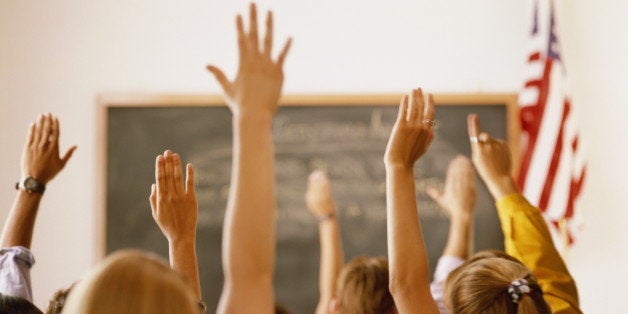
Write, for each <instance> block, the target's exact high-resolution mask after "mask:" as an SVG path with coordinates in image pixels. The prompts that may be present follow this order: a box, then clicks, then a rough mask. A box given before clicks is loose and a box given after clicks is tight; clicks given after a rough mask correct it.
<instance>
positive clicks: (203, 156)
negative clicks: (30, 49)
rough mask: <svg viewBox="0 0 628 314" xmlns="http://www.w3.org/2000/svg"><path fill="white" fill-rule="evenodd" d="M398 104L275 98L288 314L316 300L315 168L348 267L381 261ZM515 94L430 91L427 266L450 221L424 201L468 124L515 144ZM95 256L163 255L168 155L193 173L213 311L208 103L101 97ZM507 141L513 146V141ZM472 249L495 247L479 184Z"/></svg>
mask: <svg viewBox="0 0 628 314" xmlns="http://www.w3.org/2000/svg"><path fill="white" fill-rule="evenodd" d="M398 99H399V96H394V95H391V96H328V97H324V96H318V97H315V96H310V97H306V96H302V97H299V96H293V97H288V98H284V101H283V103H284V105H285V106H282V108H281V109H280V111H279V112H278V114H277V116H276V118H275V121H274V127H273V133H274V141H275V150H276V162H277V164H276V165H277V166H276V169H277V173H276V178H277V263H276V279H275V287H276V298H277V302H279V303H281V304H284V305H285V306H286V307H288V308H289V309H290V310H291V311H293V312H294V313H313V312H314V309H315V307H316V304H317V300H318V266H319V243H318V229H317V221H316V219H315V218H314V217H313V216H312V215H311V214H310V213H309V212H308V211H307V209H306V207H305V203H304V198H303V196H304V192H305V189H306V182H307V176H308V174H309V173H310V171H312V170H313V169H317V168H324V169H326V170H327V171H328V173H329V176H330V178H331V181H332V188H333V193H334V197H335V199H336V204H337V206H338V208H339V218H340V223H341V228H342V240H343V245H344V249H345V254H346V259H347V261H348V260H350V259H351V258H353V257H355V256H357V255H362V254H367V255H375V256H380V255H386V221H385V218H386V206H385V205H386V202H385V173H384V166H383V162H382V158H383V154H384V149H385V147H386V142H387V139H388V136H389V134H390V129H391V127H392V124H393V122H394V119H395V116H396V112H397V104H398ZM513 99H514V97H513V96H512V95H449V96H448V95H437V96H436V102H437V111H436V120H437V127H436V137H435V140H434V142H433V144H432V146H431V148H430V149H429V151H428V153H427V154H426V155H425V156H424V157H423V158H422V159H421V160H420V161H419V163H418V164H417V166H416V171H415V172H416V179H417V197H418V198H419V207H420V216H421V222H422V226H423V232H424V233H425V239H426V245H427V249H428V254H429V258H430V266H431V268H432V270H433V267H434V266H435V264H436V261H437V259H438V257H439V256H440V254H441V252H442V250H443V247H444V245H445V241H446V238H447V231H448V226H449V222H448V219H447V217H446V216H445V215H444V213H443V212H442V210H441V209H439V208H438V206H437V205H436V204H435V203H434V202H432V201H431V200H430V199H429V197H428V196H427V194H426V193H425V188H426V186H442V184H443V181H444V176H445V172H446V170H447V166H448V163H449V161H450V160H451V159H452V158H454V157H455V156H456V155H458V154H464V155H467V156H468V155H469V142H468V137H467V134H466V117H467V115H468V114H469V113H477V114H478V115H479V116H480V119H481V121H482V123H483V128H484V129H485V130H487V131H488V132H490V133H491V134H493V135H495V136H497V137H501V138H510V139H511V140H512V139H513V138H516V134H513V131H512V130H513V126H512V125H511V124H512V122H509V121H512V117H513V112H512V109H513V108H514V106H513V105H514V101H513ZM102 104H103V106H102V115H101V117H102V120H101V121H102V128H103V130H102V132H101V136H102V142H101V143H102V144H101V156H102V158H101V161H102V164H101V166H102V167H104V169H102V170H101V172H100V173H101V179H102V181H101V182H102V184H101V190H100V191H99V193H101V195H102V198H101V199H102V203H103V206H102V208H103V209H102V210H101V213H100V217H101V219H100V223H101V224H102V226H100V230H101V231H102V234H101V238H100V246H99V248H100V249H101V254H105V253H110V252H112V251H115V250H118V249H121V248H129V247H131V248H141V249H144V250H149V251H153V252H156V253H158V254H160V255H162V256H164V257H167V256H168V254H167V252H168V251H167V249H168V248H167V243H166V239H165V238H164V237H163V235H162V234H161V232H160V231H159V229H158V227H157V226H156V224H155V223H154V221H153V219H152V217H151V212H150V205H149V203H148V195H149V192H150V186H151V184H152V183H153V182H154V168H153V167H154V159H155V156H156V155H157V154H160V153H162V152H163V151H164V150H165V149H172V150H173V151H175V152H177V153H179V154H180V155H181V156H182V159H183V160H184V162H191V163H193V164H194V165H195V166H196V169H197V170H196V173H197V185H196V189H197V195H198V197H199V223H198V241H197V248H198V249H197V251H198V256H199V264H200V275H201V284H202V291H203V298H204V300H205V301H206V302H207V304H208V307H209V309H210V312H211V311H213V309H215V308H216V305H217V302H218V298H219V295H220V291H221V288H222V270H221V256H220V255H221V254H220V245H221V236H222V223H223V218H224V212H225V207H226V200H227V195H228V188H229V182H230V169H231V141H232V134H231V132H232V130H231V114H230V112H229V110H228V109H227V108H226V107H225V106H222V105H220V101H219V98H216V97H203V96H198V97H185V96H181V97H177V96H170V97H166V96H163V97H159V96H151V97H135V98H133V97H131V98H128V97H127V98H125V97H118V98H115V97H114V98H110V99H109V100H108V99H106V98H105V99H104V100H103V101H102ZM511 144H512V143H511ZM478 183H479V185H478V187H479V189H478V198H477V210H476V213H477V214H476V220H475V222H476V223H475V232H474V234H475V248H476V250H481V249H488V248H493V249H502V248H503V243H502V241H503V236H502V233H501V230H500V226H499V222H498V218H497V216H496V212H495V208H494V205H493V201H492V199H491V197H490V195H489V194H488V192H487V190H486V188H485V187H484V185H483V184H481V183H480V181H478Z"/></svg>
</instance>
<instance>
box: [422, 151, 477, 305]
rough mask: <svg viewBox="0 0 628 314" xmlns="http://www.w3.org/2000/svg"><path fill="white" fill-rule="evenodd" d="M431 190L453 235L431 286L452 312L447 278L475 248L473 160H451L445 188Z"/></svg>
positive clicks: (440, 302) (431, 194)
mask: <svg viewBox="0 0 628 314" xmlns="http://www.w3.org/2000/svg"><path fill="white" fill-rule="evenodd" d="M427 193H428V194H429V196H430V197H431V198H432V199H434V201H435V202H436V203H437V204H438V205H439V206H440V207H442V208H443V209H444V210H445V211H446V212H447V213H448V214H449V220H450V224H449V236H448V238H447V244H446V245H445V250H444V251H443V255H442V256H441V257H440V259H439V260H438V264H436V270H435V271H434V279H433V280H432V284H431V286H430V289H431V290H432V297H433V298H434V301H436V304H438V308H439V309H440V312H441V313H449V310H448V309H447V307H446V306H445V301H444V300H445V281H446V280H447V276H449V273H450V272H451V271H453V270H454V269H456V268H458V267H459V266H460V265H462V263H464V262H465V260H466V259H467V258H468V257H469V254H470V252H471V251H472V250H473V248H472V246H473V234H472V230H473V212H474V208H475V198H476V194H475V172H474V171H473V165H472V164H471V160H469V158H467V157H464V156H462V155H461V156H458V157H456V158H454V159H453V160H452V161H451V162H450V163H449V168H448V169H447V178H446V180H445V189H444V190H443V191H439V190H437V189H435V188H428V190H427Z"/></svg>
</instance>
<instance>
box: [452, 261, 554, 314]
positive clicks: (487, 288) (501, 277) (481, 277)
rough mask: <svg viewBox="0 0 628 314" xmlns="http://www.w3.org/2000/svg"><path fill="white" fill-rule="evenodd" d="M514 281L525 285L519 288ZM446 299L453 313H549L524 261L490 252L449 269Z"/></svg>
mask: <svg viewBox="0 0 628 314" xmlns="http://www.w3.org/2000/svg"><path fill="white" fill-rule="evenodd" d="M520 280H523V281H520ZM517 281H519V283H521V282H523V283H527V284H526V285H525V287H521V288H519V287H518V286H517V284H518V283H517ZM528 288H529V289H528ZM528 290H529V291H528ZM445 298H446V300H445V301H446V303H447V306H448V307H449V308H450V309H451V310H452V313H457V314H477V313H486V314H493V313H495V314H498V313H500V314H501V313H508V314H539V313H541V314H545V313H547V314H549V313H551V312H550V310H549V307H548V306H547V303H545V300H543V292H542V290H541V287H540V286H539V285H538V283H537V281H536V279H535V278H534V277H533V276H532V275H531V274H530V271H529V270H528V269H527V268H526V267H525V266H523V264H521V263H520V262H519V261H517V260H516V259H514V258H504V257H501V256H500V257H496V256H490V254H489V255H488V256H482V257H481V258H476V257H475V256H474V257H472V258H471V259H469V261H467V262H465V263H464V264H462V265H461V266H460V267H458V268H457V269H456V270H454V271H452V272H451V273H450V274H449V277H447V283H446V286H445Z"/></svg>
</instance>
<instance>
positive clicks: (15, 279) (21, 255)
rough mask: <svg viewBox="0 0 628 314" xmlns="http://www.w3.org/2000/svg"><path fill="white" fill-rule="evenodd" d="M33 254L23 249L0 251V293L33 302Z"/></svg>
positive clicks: (18, 247)
mask: <svg viewBox="0 0 628 314" xmlns="http://www.w3.org/2000/svg"><path fill="white" fill-rule="evenodd" d="M33 264H35V258H34V257H33V253H32V252H31V251H30V250H29V249H27V248H25V247H23V246H14V247H8V248H2V249H0V293H2V294H6V295H10V296H14V297H20V298H23V299H26V300H28V301H30V302H32V301H33V292H32V288H31V274H30V272H31V267H33Z"/></svg>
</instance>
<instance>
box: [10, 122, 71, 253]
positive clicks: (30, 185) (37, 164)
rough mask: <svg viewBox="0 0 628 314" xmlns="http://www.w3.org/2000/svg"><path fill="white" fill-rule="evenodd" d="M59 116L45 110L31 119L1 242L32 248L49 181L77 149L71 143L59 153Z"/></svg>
mask: <svg viewBox="0 0 628 314" xmlns="http://www.w3.org/2000/svg"><path fill="white" fill-rule="evenodd" d="M60 133H61V132H60V127H59V119H57V118H56V117H55V116H53V115H52V114H50V113H48V114H42V115H40V116H39V119H38V120H37V122H36V123H31V125H30V127H29V129H28V135H27V136H26V141H25V144H24V150H23V152H22V162H21V164H22V175H21V179H20V180H19V181H18V182H17V183H16V185H15V187H16V189H18V194H17V197H16V198H15V202H14V203H13V207H12V209H11V212H10V213H9V217H8V219H7V221H6V223H5V225H4V230H3V232H2V238H1V239H0V245H1V246H2V247H11V246H23V247H26V248H30V245H31V240H32V236H33V227H34V225H35V218H36V216H37V209H38V208H39V203H40V201H41V197H42V195H43V193H44V191H45V190H46V184H48V182H50V181H51V180H52V179H54V178H55V177H56V176H57V174H59V172H61V170H63V168H64V167H65V165H66V164H67V162H68V160H70V157H72V154H73V153H74V150H76V146H72V147H71V148H70V149H69V150H68V151H67V152H66V153H65V154H64V155H63V156H60V155H59V135H60Z"/></svg>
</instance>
